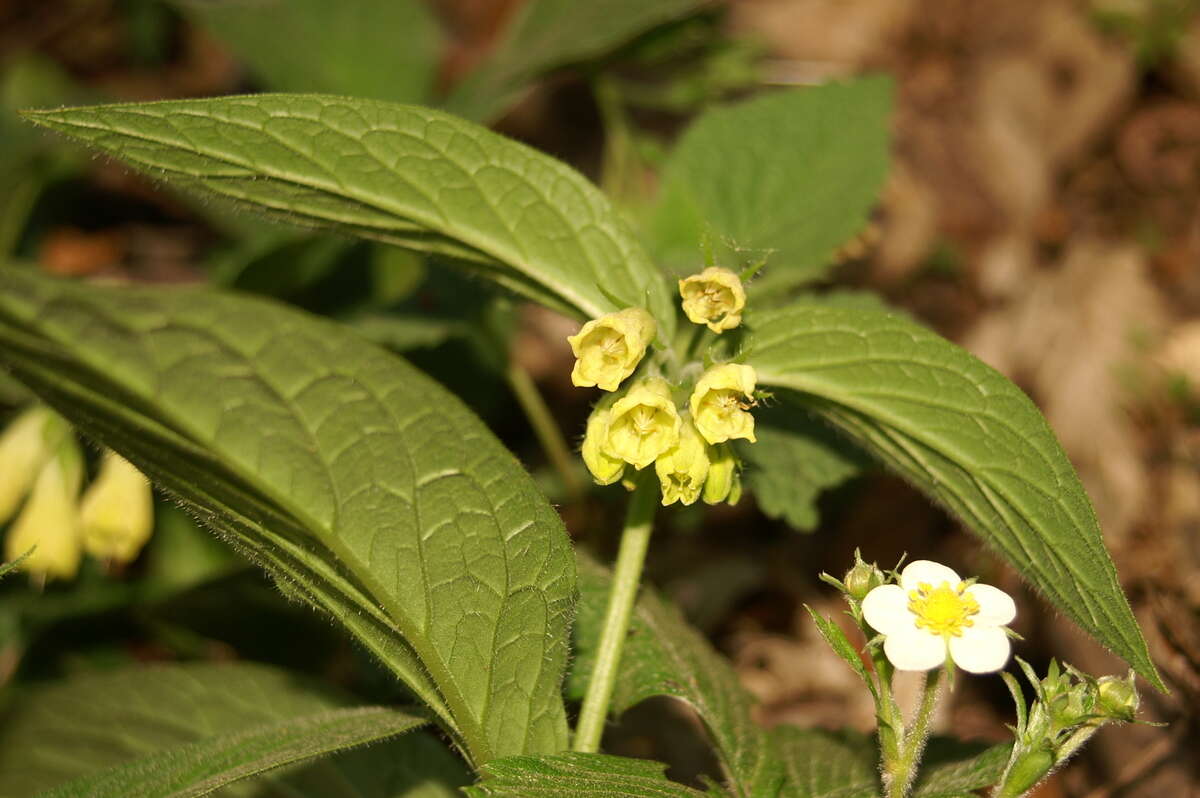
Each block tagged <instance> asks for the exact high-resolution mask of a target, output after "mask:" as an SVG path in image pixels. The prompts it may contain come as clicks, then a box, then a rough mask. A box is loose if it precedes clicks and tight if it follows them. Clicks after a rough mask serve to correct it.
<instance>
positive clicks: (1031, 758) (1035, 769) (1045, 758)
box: [996, 745, 1054, 798]
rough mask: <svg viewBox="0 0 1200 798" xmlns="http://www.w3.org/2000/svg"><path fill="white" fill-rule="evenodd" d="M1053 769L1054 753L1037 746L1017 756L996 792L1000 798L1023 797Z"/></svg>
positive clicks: (1044, 747)
mask: <svg viewBox="0 0 1200 798" xmlns="http://www.w3.org/2000/svg"><path fill="white" fill-rule="evenodd" d="M1053 768H1054V752H1053V751H1051V750H1050V749H1049V748H1048V747H1046V746H1045V745H1039V746H1037V747H1036V748H1032V749H1030V750H1028V751H1024V752H1022V753H1020V754H1018V755H1017V759H1016V761H1015V762H1013V763H1012V765H1011V767H1009V769H1008V772H1007V773H1006V774H1005V776H1004V782H1003V783H1002V784H1001V785H1000V787H999V789H998V790H997V791H996V794H997V795H998V796H1001V798H1016V796H1019V795H1024V794H1025V793H1027V792H1029V791H1030V790H1032V789H1033V788H1034V786H1036V785H1037V783H1038V782H1039V781H1041V780H1042V779H1044V778H1045V777H1046V775H1047V774H1048V773H1049V772H1050V771H1051V769H1053Z"/></svg>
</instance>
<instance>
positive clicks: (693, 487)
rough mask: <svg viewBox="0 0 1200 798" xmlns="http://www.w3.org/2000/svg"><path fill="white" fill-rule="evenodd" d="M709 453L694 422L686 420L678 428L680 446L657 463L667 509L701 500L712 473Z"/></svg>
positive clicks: (664, 455)
mask: <svg viewBox="0 0 1200 798" xmlns="http://www.w3.org/2000/svg"><path fill="white" fill-rule="evenodd" d="M707 450H708V445H707V444H706V443H705V442H704V439H703V438H701V437H700V433H698V432H696V427H695V426H694V425H693V424H692V422H691V419H686V420H684V422H683V424H682V425H681V426H680V428H679V443H677V444H675V446H674V447H672V448H671V449H670V450H668V451H667V452H666V453H665V454H662V455H660V456H659V458H658V459H657V460H656V461H655V462H654V471H655V473H657V474H658V481H659V484H660V485H662V503H663V506H664V507H665V506H667V505H668V504H674V503H675V502H680V503H681V504H692V503H694V502H695V501H696V499H698V498H700V491H701V490H702V489H703V488H704V486H705V478H706V477H707V476H708V470H709V461H708V451H707Z"/></svg>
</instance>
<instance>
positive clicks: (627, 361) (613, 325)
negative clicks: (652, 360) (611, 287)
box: [567, 308, 657, 391]
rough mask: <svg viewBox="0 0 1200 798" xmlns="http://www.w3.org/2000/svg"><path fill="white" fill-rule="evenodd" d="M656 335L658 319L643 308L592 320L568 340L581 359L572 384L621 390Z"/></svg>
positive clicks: (577, 363)
mask: <svg viewBox="0 0 1200 798" xmlns="http://www.w3.org/2000/svg"><path fill="white" fill-rule="evenodd" d="M656 332H657V327H656V325H655V323H654V317H653V316H651V315H650V313H649V312H648V311H646V310H644V309H642V308H626V309H625V310H622V311H619V312H617V313H609V314H608V315H606V316H601V317H600V318H598V319H592V320H591V321H589V322H588V323H587V324H585V325H583V327H582V328H581V329H580V330H579V332H578V333H576V334H575V335H572V336H568V338H567V343H569V344H570V345H571V351H572V352H574V353H575V357H576V358H577V359H576V361H575V368H574V369H572V370H571V383H572V384H573V385H575V386H577V387H580V388H590V387H592V386H593V385H595V386H598V387H599V388H601V389H602V390H605V391H615V390H617V387H618V386H620V384H621V381H622V380H624V379H625V378H626V377H628V376H629V375H630V374H632V373H633V370H634V369H636V368H637V365H638V363H640V362H641V360H642V356H643V355H645V354H646V347H647V346H649V345H650V342H651V341H653V340H654V336H655V334H656Z"/></svg>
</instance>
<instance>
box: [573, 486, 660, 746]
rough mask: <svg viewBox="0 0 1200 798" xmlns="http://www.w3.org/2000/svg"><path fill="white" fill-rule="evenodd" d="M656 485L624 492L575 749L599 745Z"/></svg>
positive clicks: (638, 580) (650, 524) (647, 539)
mask: <svg viewBox="0 0 1200 798" xmlns="http://www.w3.org/2000/svg"><path fill="white" fill-rule="evenodd" d="M655 488H656V485H655V483H654V482H653V481H652V480H649V479H644V478H643V479H641V480H640V481H639V483H638V487H637V489H636V490H634V492H633V495H632V496H631V497H630V498H629V509H628V511H627V513H626V515H625V531H624V532H622V533H621V550H620V552H618V554H617V565H616V568H615V569H613V576H612V586H611V587H610V588H609V592H608V609H607V610H606V611H605V616H604V628H603V630H602V631H601V632H600V645H599V648H598V649H597V651H596V665H595V667H594V668H593V669H592V676H591V681H590V682H589V683H588V689H587V695H586V696H584V699H583V707H582V708H581V709H580V712H579V724H578V725H577V726H576V727H575V746H574V748H575V750H576V751H582V752H584V753H595V752H596V751H599V750H600V737H601V735H602V734H603V733H604V722H605V720H606V719H607V717H608V705H609V702H610V701H611V700H612V693H613V687H614V686H615V685H616V683H617V668H618V667H619V666H620V664H621V650H622V649H623V648H624V646H625V638H626V636H627V635H628V633H629V619H630V617H631V616H632V615H633V604H634V600H635V599H636V598H637V593H638V585H639V584H640V583H641V578H642V564H643V563H645V561H646V548H647V546H648V545H649V543H650V532H651V529H652V528H653V524H654V510H655V506H656V504H657V503H658V491H657V490H656V489H655Z"/></svg>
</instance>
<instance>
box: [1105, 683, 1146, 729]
mask: <svg viewBox="0 0 1200 798" xmlns="http://www.w3.org/2000/svg"><path fill="white" fill-rule="evenodd" d="M1098 684H1099V690H1100V700H1099V702H1098V703H1099V706H1098V707H1097V708H1098V710H1099V711H1100V713H1101V714H1103V715H1105V716H1106V717H1109V718H1112V719H1113V720H1120V721H1125V722H1127V723H1129V722H1132V721H1133V718H1134V716H1135V715H1136V714H1137V709H1138V704H1140V703H1141V699H1139V698H1138V694H1137V688H1135V687H1134V685H1133V674H1132V673H1131V674H1130V675H1129V678H1127V679H1120V678H1118V677H1116V676H1102V677H1100V680H1099V682H1098Z"/></svg>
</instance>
